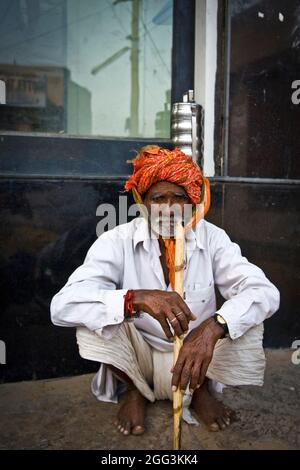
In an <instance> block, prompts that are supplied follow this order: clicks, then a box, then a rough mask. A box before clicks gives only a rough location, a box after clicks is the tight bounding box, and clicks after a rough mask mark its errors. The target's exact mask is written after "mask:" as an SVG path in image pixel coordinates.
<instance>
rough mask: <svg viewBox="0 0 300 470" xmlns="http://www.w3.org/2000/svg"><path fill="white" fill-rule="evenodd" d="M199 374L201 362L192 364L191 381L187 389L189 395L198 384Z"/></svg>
mask: <svg viewBox="0 0 300 470" xmlns="http://www.w3.org/2000/svg"><path fill="white" fill-rule="evenodd" d="M200 372H201V362H199V361H197V362H195V363H194V366H193V369H192V372H191V381H190V387H189V388H190V392H191V393H193V391H194V390H195V389H196V387H197V384H198V383H199V380H200V379H199V377H200Z"/></svg>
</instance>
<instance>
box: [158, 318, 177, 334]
mask: <svg viewBox="0 0 300 470" xmlns="http://www.w3.org/2000/svg"><path fill="white" fill-rule="evenodd" d="M158 321H159V323H160V324H161V327H162V329H163V330H164V333H165V335H166V337H167V338H168V339H171V338H173V336H174V335H173V333H172V331H171V330H170V327H169V324H168V322H167V320H166V319H165V318H164V317H161V318H159V320H158Z"/></svg>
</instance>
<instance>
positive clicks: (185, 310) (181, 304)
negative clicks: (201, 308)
mask: <svg viewBox="0 0 300 470" xmlns="http://www.w3.org/2000/svg"><path fill="white" fill-rule="evenodd" d="M178 306H179V308H180V310H182V311H183V313H184V314H185V316H186V318H187V320H188V321H190V320H192V321H193V320H196V319H197V317H196V316H195V315H194V314H193V313H192V311H191V310H190V308H189V306H188V305H187V304H186V303H185V301H184V300H183V299H182V298H181V297H180V296H179V297H178Z"/></svg>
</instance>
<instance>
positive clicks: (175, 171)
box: [125, 145, 204, 204]
mask: <svg viewBox="0 0 300 470" xmlns="http://www.w3.org/2000/svg"><path fill="white" fill-rule="evenodd" d="M131 162H132V163H133V167H134V170H133V174H132V175H131V176H130V177H129V179H128V180H127V182H126V184H125V191H129V190H130V189H135V190H136V191H137V192H138V194H139V195H143V194H145V193H146V192H147V191H148V189H149V188H150V187H151V186H152V185H153V184H155V183H158V182H159V181H168V182H170V183H175V184H178V186H182V187H183V188H184V189H185V191H186V193H187V195H188V197H189V198H190V200H191V202H192V203H193V204H198V203H199V202H200V199H201V193H202V185H203V182H204V179H203V176H202V173H201V170H200V168H199V166H198V165H197V164H196V163H195V162H194V161H193V160H192V158H191V157H189V156H187V155H185V154H184V153H183V152H182V151H181V150H180V149H179V148H175V149H174V150H168V149H165V148H162V147H159V146H157V145H148V146H146V147H144V148H142V149H141V151H140V153H139V154H138V155H137V157H136V158H135V159H134V160H132V161H131Z"/></svg>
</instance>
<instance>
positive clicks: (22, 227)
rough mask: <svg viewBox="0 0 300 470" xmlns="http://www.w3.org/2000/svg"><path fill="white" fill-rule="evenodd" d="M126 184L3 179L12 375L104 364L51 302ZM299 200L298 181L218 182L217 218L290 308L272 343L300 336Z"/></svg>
mask: <svg viewBox="0 0 300 470" xmlns="http://www.w3.org/2000/svg"><path fill="white" fill-rule="evenodd" d="M123 183H124V182H123V181H122V180H117V179H115V180H109V179H107V180H98V181H97V180H92V181H91V180H75V179H74V180H70V179H67V180H63V179H57V180H45V179H29V178H28V179H27V178H23V179H22V178H20V179H15V178H14V179H9V178H3V179H2V180H1V181H0V201H1V216H0V217H1V218H0V240H1V243H0V246H1V252H0V265H1V275H0V283H1V300H2V302H1V315H0V339H2V340H4V341H5V342H6V347H7V364H6V365H5V366H1V368H0V372H1V380H2V381H15V380H25V379H27V380H28V379H36V378H46V377H57V376H64V375H73V374H79V373H83V372H88V371H94V370H97V364H96V363H93V362H90V361H85V360H83V359H81V358H80V356H79V354H78V351H77V345H76V339H75V330H74V329H73V328H60V327H55V326H53V325H52V323H51V321H50V313H49V304H50V300H51V298H52V296H53V295H54V294H55V293H56V292H57V291H58V290H59V289H60V288H61V287H62V286H63V285H64V283H65V282H66V281H67V278H68V276H69V275H70V274H71V273H72V272H73V270H74V269H76V267H77V266H79V265H80V264H81V263H82V261H83V259H84V257H85V254H86V252H87V250H88V248H89V246H90V245H91V244H92V243H93V241H94V240H95V239H96V233H95V229H96V224H97V221H99V220H100V218H97V217H96V216H95V214H96V208H97V206H98V205H99V204H100V203H101V202H108V203H113V204H114V205H117V203H118V197H119V194H121V191H122V188H123ZM298 201H299V188H297V187H296V186H295V187H291V186H284V185H283V186H281V187H280V188H278V186H276V187H274V186H272V185H260V184H244V183H243V184H238V183H231V184H228V183H218V182H214V183H212V208H211V210H210V212H209V214H208V217H207V219H208V220H210V221H211V222H213V223H215V224H216V225H218V226H221V227H224V228H225V229H226V230H227V232H228V234H229V235H230V236H231V238H232V239H233V240H234V241H236V242H238V243H239V244H240V246H241V248H242V251H243V253H244V254H245V255H246V256H247V257H248V258H249V260H250V261H253V262H254V263H256V264H258V265H259V266H260V267H261V268H262V269H263V270H264V271H265V273H266V274H267V276H268V277H269V278H270V279H271V280H272V281H273V282H274V283H275V285H276V286H277V287H278V288H279V290H280V291H281V296H282V301H281V307H280V311H279V312H278V313H276V314H275V315H274V317H273V318H272V319H270V320H268V321H267V322H266V336H265V344H266V346H273V347H280V346H287V347H289V346H290V345H291V343H292V341H293V339H294V338H295V337H299V336H300V321H299V317H298V315H297V310H296V305H298V304H299V302H298V300H299V299H298V289H297V260H298V259H299V256H298V255H299V248H297V247H296V246H295V245H296V242H295V240H296V239H297V238H296V236H297V234H296V230H297V226H296V225H295V219H296V213H297V208H298V207H297V204H298ZM129 202H130V200H129Z"/></svg>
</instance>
